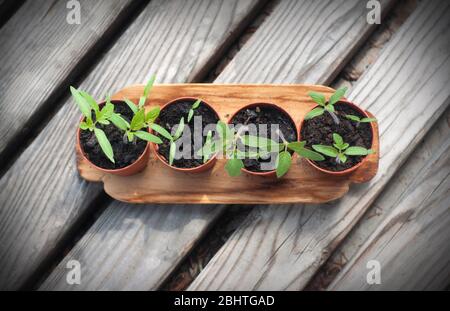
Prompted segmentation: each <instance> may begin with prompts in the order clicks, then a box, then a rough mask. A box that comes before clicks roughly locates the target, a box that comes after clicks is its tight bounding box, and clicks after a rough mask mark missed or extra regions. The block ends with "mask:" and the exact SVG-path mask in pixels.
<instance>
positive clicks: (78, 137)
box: [77, 100, 150, 174]
mask: <svg viewBox="0 0 450 311" xmlns="http://www.w3.org/2000/svg"><path fill="white" fill-rule="evenodd" d="M111 102H112V103H114V102H120V103H125V102H124V101H123V100H111ZM105 103H106V101H102V102H100V103H99V104H98V105H99V106H100V107H101V106H103V105H104V104H105ZM125 104H126V103H125ZM85 118H86V117H85V116H82V117H81V119H80V122H79V123H81V122H83V121H84V119H85ZM148 131H149V132H150V129H148ZM80 133H81V128H80V127H79V126H78V129H77V148H78V149H79V151H80V154H81V156H82V157H83V159H84V160H86V161H88V162H89V165H91V166H92V167H94V168H95V169H97V170H99V171H101V172H103V173H107V174H120V173H123V172H126V171H128V170H131V169H132V168H133V166H135V165H138V164H139V162H140V161H142V160H143V158H144V157H145V156H146V155H148V153H149V150H150V144H149V142H147V145H146V146H145V149H144V151H143V152H142V153H141V155H140V156H139V157H138V158H137V159H136V161H134V162H133V163H131V164H130V165H127V166H125V167H122V168H117V169H106V168H102V167H100V166H97V165H95V164H94V163H92V161H90V160H89V159H88V157H87V156H86V154H85V152H84V150H83V148H82V146H81V141H80Z"/></svg>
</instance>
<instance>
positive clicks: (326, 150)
mask: <svg viewBox="0 0 450 311" xmlns="http://www.w3.org/2000/svg"><path fill="white" fill-rule="evenodd" d="M312 148H313V149H314V150H315V151H317V152H320V153H321V154H324V155H326V156H329V157H337V155H338V153H339V152H338V151H337V150H336V149H334V148H333V147H331V146H324V145H313V146H312Z"/></svg>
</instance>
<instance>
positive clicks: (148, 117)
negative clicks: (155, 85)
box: [145, 106, 161, 124]
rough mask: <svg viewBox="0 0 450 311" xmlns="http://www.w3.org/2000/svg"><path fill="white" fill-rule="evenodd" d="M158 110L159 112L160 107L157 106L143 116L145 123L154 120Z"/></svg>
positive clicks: (157, 115)
mask: <svg viewBox="0 0 450 311" xmlns="http://www.w3.org/2000/svg"><path fill="white" fill-rule="evenodd" d="M160 112H161V108H160V107H159V106H156V107H155V108H152V109H151V110H150V111H149V112H148V113H147V115H146V116H145V122H146V123H147V124H148V123H153V122H155V120H156V119H157V118H158V117H159V113H160Z"/></svg>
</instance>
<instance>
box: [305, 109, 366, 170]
mask: <svg viewBox="0 0 450 311" xmlns="http://www.w3.org/2000/svg"><path fill="white" fill-rule="evenodd" d="M334 107H335V110H336V115H337V117H338V118H339V121H340V122H339V124H336V123H335V122H334V121H333V118H332V117H331V116H330V114H329V113H328V112H325V113H324V114H323V115H321V116H318V117H315V118H313V119H311V120H305V121H304V122H303V126H302V130H301V139H302V141H306V146H307V147H309V148H311V146H312V145H327V146H333V133H338V134H339V135H341V136H342V138H343V139H344V141H345V142H346V143H348V144H350V146H359V147H364V148H366V149H370V148H371V147H372V138H373V137H372V128H371V125H370V123H360V125H359V126H357V123H356V122H354V121H351V120H348V119H347V118H346V117H345V116H346V115H355V116H358V117H360V118H365V117H366V116H365V115H363V114H362V113H361V112H360V111H358V110H356V109H355V108H353V107H352V106H350V105H347V104H345V103H342V102H339V103H337V104H335V105H334ZM363 159H364V156H348V157H347V161H346V162H345V163H339V164H338V163H337V162H336V160H335V159H334V158H331V157H327V156H325V160H324V161H318V162H314V163H315V164H316V165H317V166H319V167H321V168H323V169H326V170H329V171H333V172H338V171H343V170H346V169H349V168H351V167H353V166H355V165H357V164H358V163H359V162H361V161H362V160H363Z"/></svg>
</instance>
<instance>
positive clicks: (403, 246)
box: [329, 110, 450, 290]
mask: <svg viewBox="0 0 450 311" xmlns="http://www.w3.org/2000/svg"><path fill="white" fill-rule="evenodd" d="M449 192H450V111H449V110H448V111H447V113H446V114H445V116H444V117H443V118H441V119H440V121H439V123H437V124H436V127H435V128H433V130H432V131H431V132H430V134H429V135H427V137H426V140H425V141H424V143H423V144H422V145H421V146H420V147H419V148H417V149H416V150H415V151H414V154H413V155H412V157H411V158H410V159H408V162H407V164H406V166H405V167H404V168H403V169H402V171H401V173H400V174H398V175H397V176H395V178H393V180H392V181H391V183H390V184H389V188H388V189H386V191H385V192H383V194H382V195H381V196H380V197H379V198H378V199H377V201H376V202H375V203H374V205H375V206H377V207H378V209H377V212H378V213H377V214H378V215H377V216H372V217H370V214H369V215H365V217H364V218H363V219H362V221H360V222H359V223H358V225H357V226H356V228H355V229H354V231H355V233H353V234H352V235H350V237H349V238H348V239H346V241H345V243H343V245H342V246H341V247H340V249H339V250H338V252H339V253H340V254H344V256H345V257H346V258H348V259H349V262H348V263H347V264H345V266H344V269H343V271H341V273H339V274H338V275H337V277H336V279H335V281H334V282H333V283H332V284H331V286H330V287H329V289H330V290H440V289H443V288H445V286H447V285H448V281H449V280H450V262H449V260H450V258H449V256H450V243H449V241H448V237H449V236H450V226H449V224H450V194H449ZM357 245H359V247H358V246H357ZM369 260H377V261H378V262H379V263H380V266H381V284H379V285H378V284H375V285H369V284H367V282H366V275H367V272H368V269H367V268H366V263H367V262H368V261H369Z"/></svg>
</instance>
